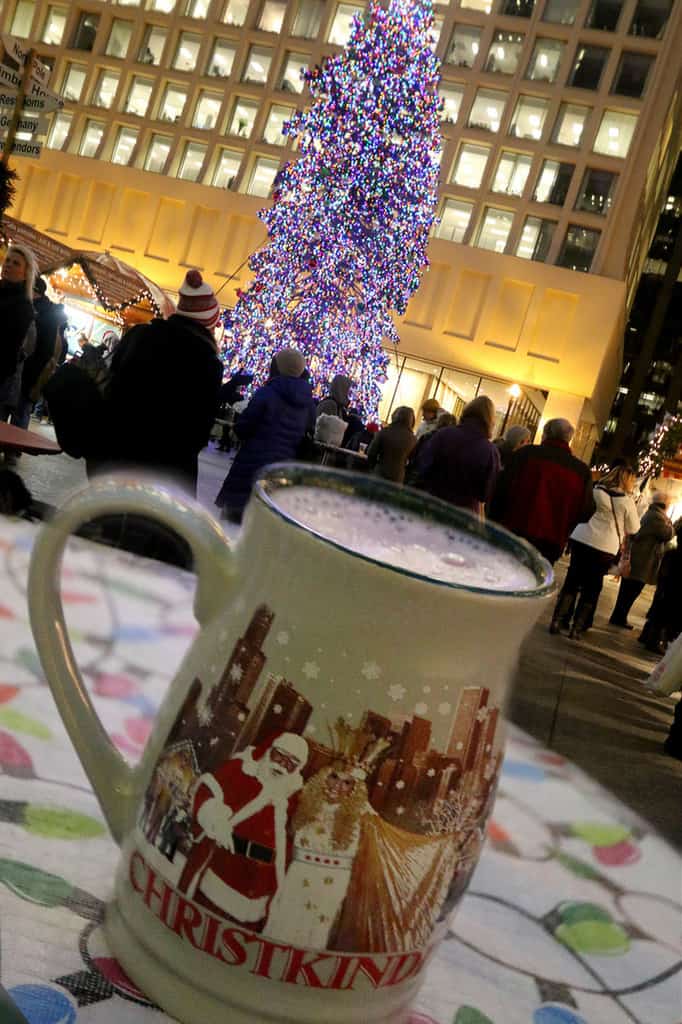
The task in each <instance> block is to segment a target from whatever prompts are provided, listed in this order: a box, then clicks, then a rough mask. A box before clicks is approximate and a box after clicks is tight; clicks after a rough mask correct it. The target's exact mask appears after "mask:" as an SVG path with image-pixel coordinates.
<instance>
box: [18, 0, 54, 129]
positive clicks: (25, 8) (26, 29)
mask: <svg viewBox="0 0 682 1024" xmlns="http://www.w3.org/2000/svg"><path fill="white" fill-rule="evenodd" d="M35 9H36V5H35V0H19V2H18V3H17V6H16V7H15V8H14V16H13V17H12V21H11V24H10V32H11V33H12V35H13V36H19V38H20V39H28V37H29V36H30V34H31V26H32V24H33V14H34V12H35ZM50 148H51V149H61V146H52V147H50Z"/></svg>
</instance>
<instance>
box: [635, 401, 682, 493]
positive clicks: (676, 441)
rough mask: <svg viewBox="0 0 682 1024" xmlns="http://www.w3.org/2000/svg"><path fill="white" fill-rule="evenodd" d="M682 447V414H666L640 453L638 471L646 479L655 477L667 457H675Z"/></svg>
mask: <svg viewBox="0 0 682 1024" xmlns="http://www.w3.org/2000/svg"><path fill="white" fill-rule="evenodd" d="M680 449H682V415H677V416H670V415H669V416H666V418H665V419H664V420H663V422H662V423H659V425H658V426H657V427H656V430H655V431H654V433H653V435H652V437H651V440H650V442H649V445H648V447H647V448H645V449H644V450H643V451H641V452H640V454H639V459H638V471H639V475H640V477H644V479H645V480H649V479H655V478H656V477H657V476H658V475H659V474H660V473H661V471H662V469H663V464H664V463H665V462H666V460H667V459H674V458H675V456H676V455H677V454H678V453H679V452H680Z"/></svg>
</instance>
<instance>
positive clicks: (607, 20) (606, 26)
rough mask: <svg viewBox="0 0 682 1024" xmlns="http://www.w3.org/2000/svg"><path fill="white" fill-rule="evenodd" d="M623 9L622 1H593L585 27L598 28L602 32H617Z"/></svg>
mask: <svg viewBox="0 0 682 1024" xmlns="http://www.w3.org/2000/svg"><path fill="white" fill-rule="evenodd" d="M622 9H623V4H622V0H592V6H591V7H590V10H589V13H588V15H587V18H586V19H585V27H586V28H596V29H599V30H600V31H601V32H615V31H616V27H617V25H618V19H619V18H620V12H621V10H622Z"/></svg>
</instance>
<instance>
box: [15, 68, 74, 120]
mask: <svg viewBox="0 0 682 1024" xmlns="http://www.w3.org/2000/svg"><path fill="white" fill-rule="evenodd" d="M1 86H5V88H4V89H3V90H2V91H3V92H4V93H5V94H6V95H8V94H11V93H12V92H13V93H14V94H15V98H14V105H16V94H17V93H18V92H19V89H20V88H21V72H18V71H13V70H12V68H10V67H7V65H6V64H0V87H1ZM63 106H64V101H63V100H61V99H60V98H59V96H57V95H55V93H53V92H50V91H49V89H44V88H43V86H42V85H41V84H40V83H39V82H37V81H35V80H34V79H33V78H31V79H29V82H28V85H27V87H26V99H25V100H24V108H25V109H26V110H33V111H39V110H57V109H58V108H59V107H63Z"/></svg>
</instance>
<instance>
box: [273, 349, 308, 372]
mask: <svg viewBox="0 0 682 1024" xmlns="http://www.w3.org/2000/svg"><path fill="white" fill-rule="evenodd" d="M275 362H276V363H277V369H278V370H279V372H280V373H281V375H282V376H283V377H300V376H301V374H302V373H303V371H304V370H305V359H304V358H303V356H302V355H301V353H300V352H299V351H298V349H297V348H283V349H282V350H281V352H278V353H277V355H276V356H275Z"/></svg>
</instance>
